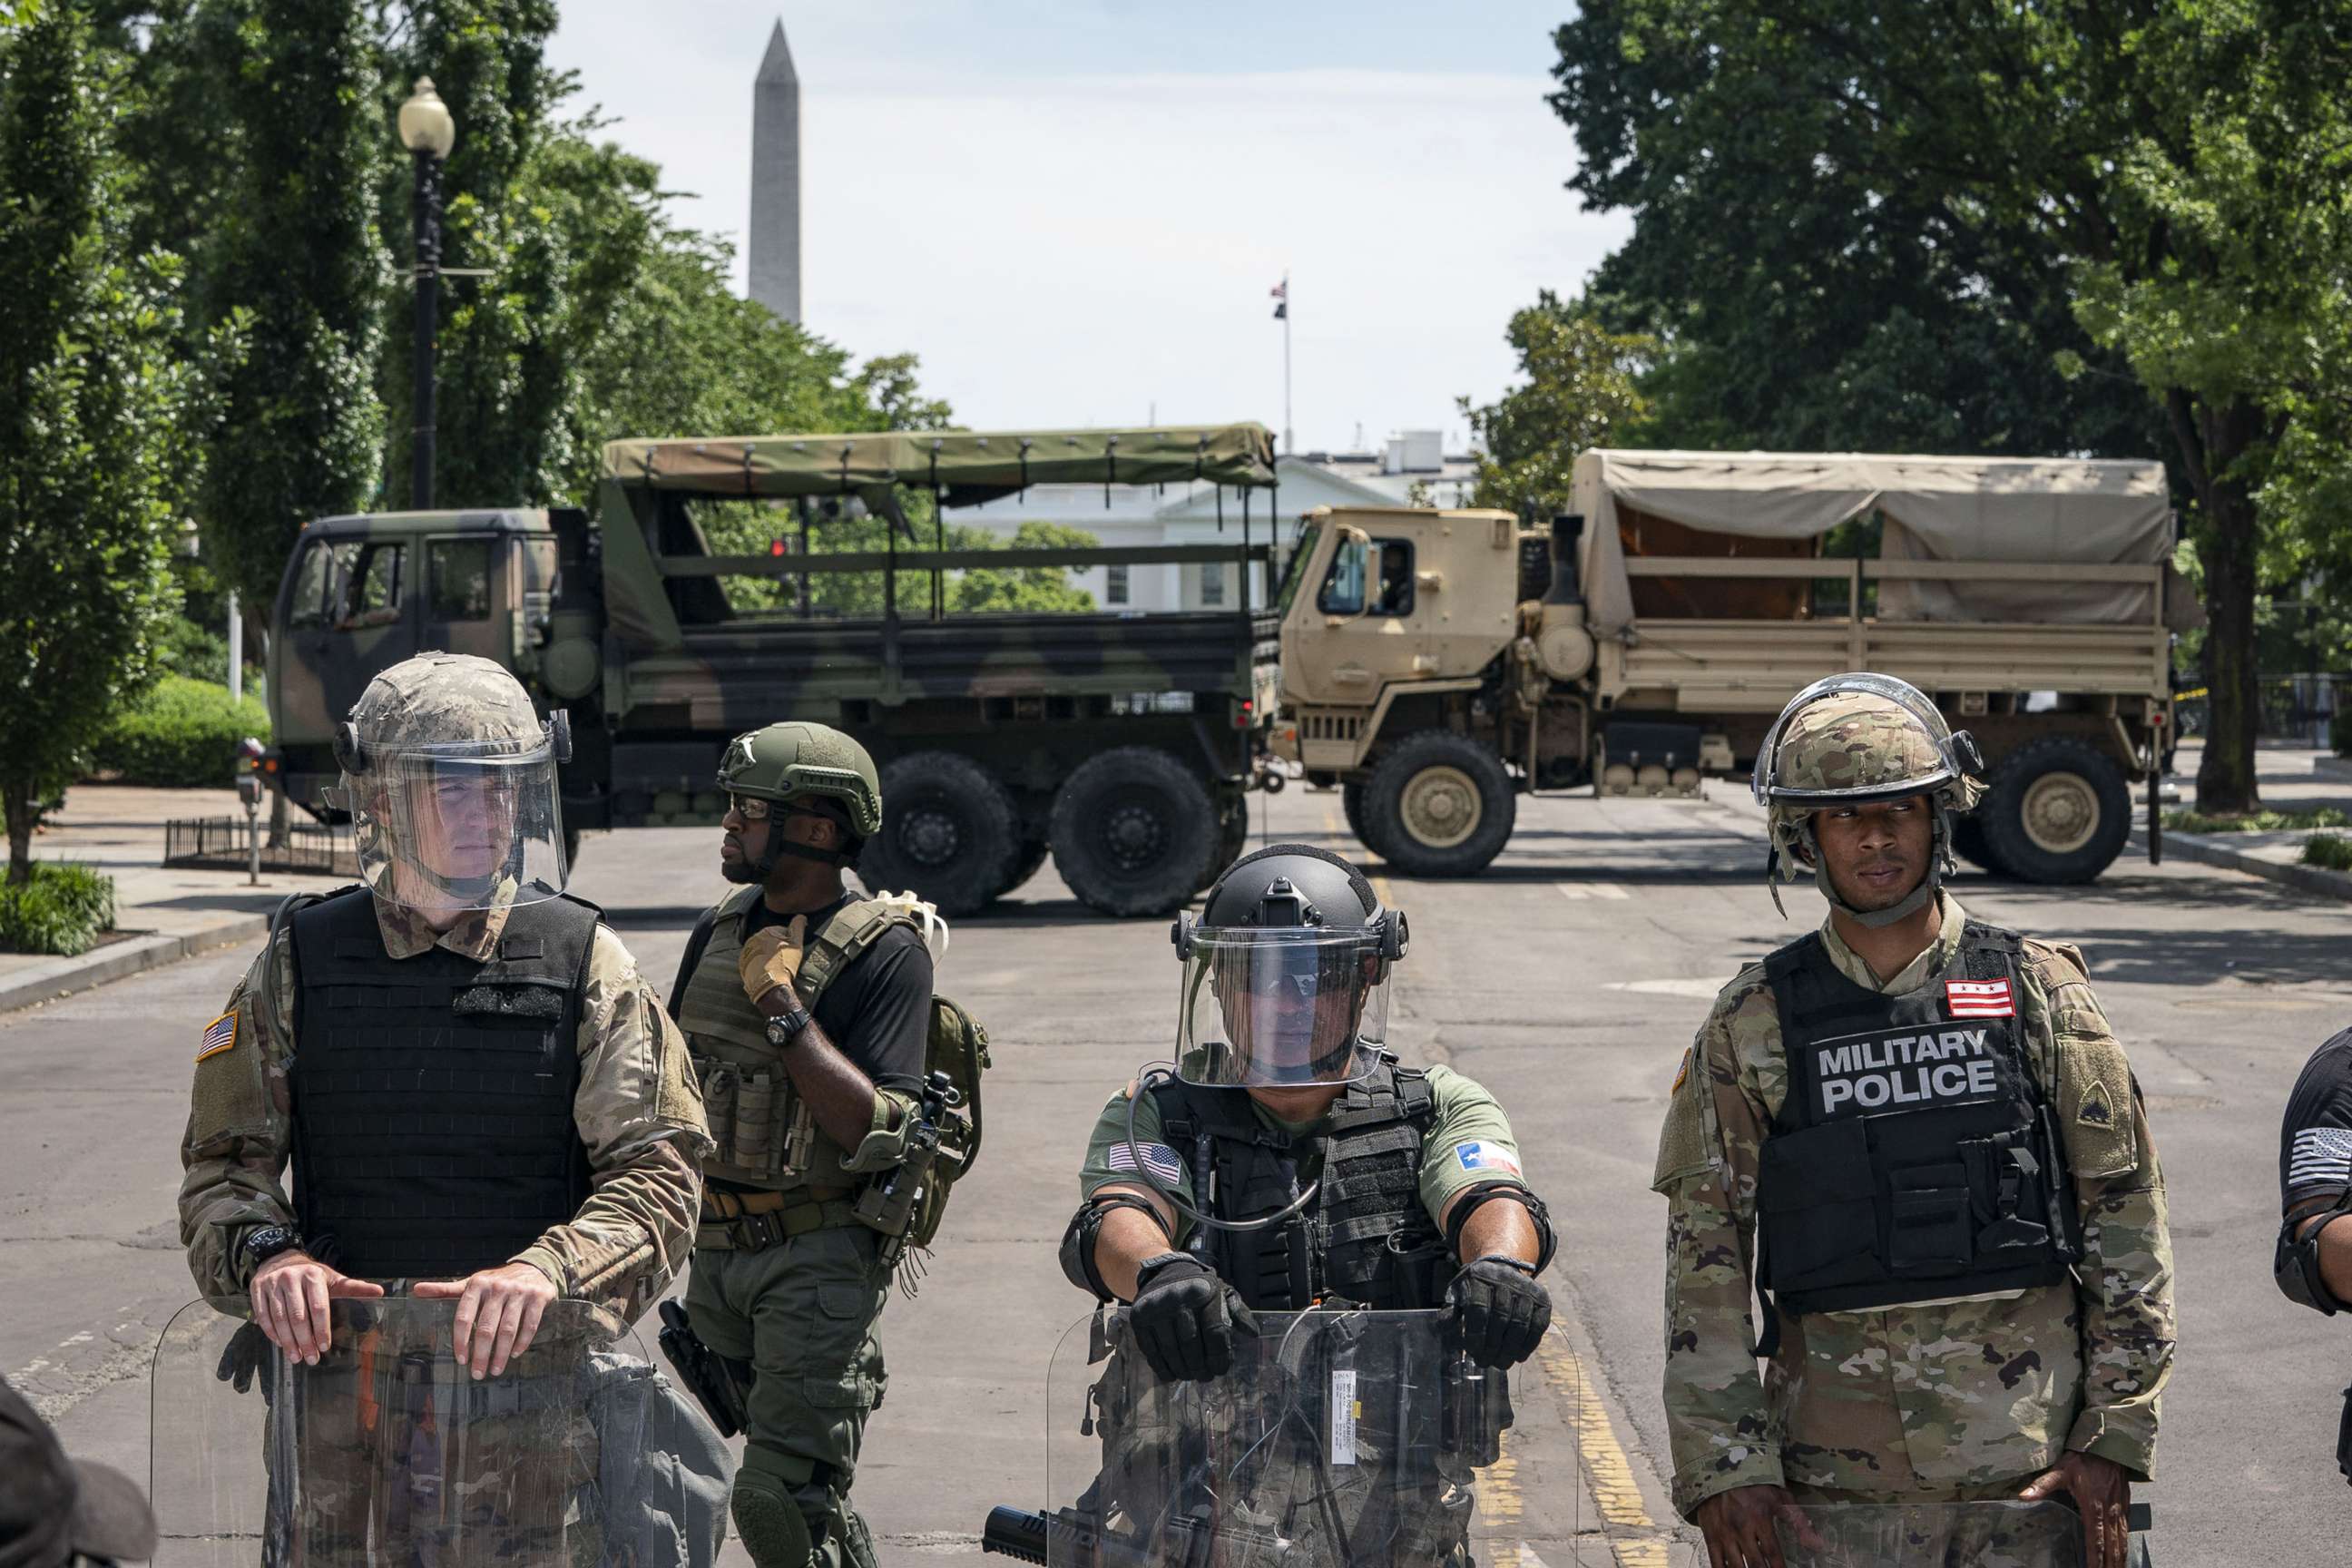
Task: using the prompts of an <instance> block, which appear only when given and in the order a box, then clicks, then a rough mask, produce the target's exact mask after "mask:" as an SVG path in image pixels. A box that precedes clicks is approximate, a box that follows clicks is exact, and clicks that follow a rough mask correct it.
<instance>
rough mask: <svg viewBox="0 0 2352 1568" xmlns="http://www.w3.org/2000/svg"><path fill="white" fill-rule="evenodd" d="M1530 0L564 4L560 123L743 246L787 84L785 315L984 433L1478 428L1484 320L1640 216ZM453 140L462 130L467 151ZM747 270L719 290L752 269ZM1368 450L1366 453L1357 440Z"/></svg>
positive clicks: (676, 206) (1558, 9)
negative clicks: (1603, 210)
mask: <svg viewBox="0 0 2352 1568" xmlns="http://www.w3.org/2000/svg"><path fill="white" fill-rule="evenodd" d="M1565 14H1566V11H1565V8H1564V7H1563V6H1562V5H1559V4H1558V3H1556V0H1555V3H1553V4H1528V3H1526V0H1455V3H1454V4H1450V5H1449V4H1441V3H1439V0H1422V3H1420V4H1404V3H1401V0H1357V3H1355V4H1343V3H1334V0H1258V3H1256V4H1255V5H1244V4H1238V3H1234V0H1181V3H1180V4H1176V5H1168V4H1158V5H1143V4H1139V3H1129V0H1053V3H1050V4H1049V3H1047V0H984V3H983V0H855V3H840V0H784V3H783V5H782V8H781V10H780V9H779V5H778V0H694V3H693V4H692V5H687V6H678V7H676V8H674V9H673V8H656V9H652V10H649V9H647V8H646V7H645V6H644V5H638V4H624V3H622V0H563V6H562V25H561V26H560V27H559V28H558V30H557V33H556V36H555V38H554V40H553V44H552V46H551V57H552V63H553V64H554V65H555V66H556V67H557V68H560V69H567V70H571V71H573V72H576V73H577V75H578V78H579V85H580V96H579V98H578V99H577V100H575V102H574V107H575V108H582V107H585V106H587V105H591V104H593V105H597V106H599V107H601V109H602V110H603V111H604V113H605V114H606V115H608V116H611V117H613V118H614V120H615V121H616V123H615V124H614V125H613V126H612V127H611V128H610V129H609V130H608V131H607V132H605V134H607V135H610V136H613V137H614V138H615V139H617V140H618V141H619V142H622V143H623V144H624V145H625V146H626V147H627V148H628V149H629V150H630V151H632V152H635V153H640V154H642V155H644V156H646V157H649V158H652V159H654V160H656V161H657V162H658V163H660V164H661V165H662V168H663V171H664V174H665V178H666V182H667V184H668V186H669V187H670V188H671V189H673V190H675V191H677V192H678V193H680V194H679V195H677V196H676V197H675V198H674V199H673V204H672V205H673V211H674V212H675V214H676V216H677V218H678V219H679V221H681V222H683V223H686V224H688V225H691V226H695V227H698V228H702V229H707V230H709V231H711V232H713V233H717V234H721V235H725V236H727V237H730V238H731V239H733V240H734V241H736V242H737V244H738V246H739V248H740V243H741V240H742V234H743V227H744V223H745V219H746V216H747V211H748V207H749V204H750V190H751V83H752V78H753V75H754V73H755V71H756V70H757V68H758V66H759V62H760V58H761V54H762V52H763V51H764V50H765V48H766V46H767V41H768V36H769V31H770V29H771V28H772V26H773V25H774V24H775V22H776V21H777V20H778V19H779V18H780V17H781V19H782V22H783V24H784V27H785V32H786V36H787V37H788V39H789V40H790V44H791V47H792V51H793V61H794V64H795V66H796V68H797V69H798V71H799V74H800V79H801V120H802V125H801V146H802V154H801V155H802V175H801V178H802V215H801V220H802V241H801V245H802V308H803V316H804V318H805V322H806V325H807V326H808V327H809V329H810V330H811V331H814V332H816V333H817V334H818V335H820V336H822V337H824V338H827V339H830V340H831V341H832V342H835V343H837V344H839V345H841V346H842V347H843V348H845V349H847V350H848V351H850V352H851V353H853V354H855V355H856V356H857V357H859V358H861V359H862V358H865V357H866V356H869V355H874V354H883V353H916V354H918V355H919V356H920V357H921V360H922V371H921V379H922V383H923V386H924V389H925V391H926V392H928V393H929V395H933V396H939V397H944V398H946V399H947V400H948V402H949V403H950V405H952V406H953V408H954V411H955V416H956V420H957V422H958V423H959V424H961V425H964V426H971V427H973V428H1007V427H1022V426H1034V427H1047V428H1051V427H1056V426H1092V425H1139V424H1143V423H1145V422H1147V421H1149V420H1151V419H1154V418H1156V419H1157V420H1158V421H1159V422H1160V423H1164V424H1179V423H1185V424H1189V423H1223V422H1225V421H1230V420H1240V419H1255V420H1258V421H1260V422H1262V423H1264V424H1265V425H1267V426H1271V427H1272V428H1274V429H1275V430H1276V432H1277V433H1279V432H1280V431H1281V430H1282V428H1283V424H1284V418H1283V412H1284V410H1283V386H1284V379H1283V346H1284V343H1283V339H1284V333H1283V328H1282V325H1281V324H1280V323H1278V322H1276V321H1274V320H1273V319H1272V317H1273V305H1274V302H1273V300H1272V299H1271V298H1270V297H1269V291H1270V289H1272V287H1273V286H1274V285H1275V284H1276V283H1277V282H1279V281H1281V280H1282V279H1283V278H1284V277H1285V276H1286V275H1287V276H1288V278H1289V279H1290V298H1291V310H1292V320H1291V331H1292V337H1291V342H1290V347H1291V355H1292V375H1291V389H1292V390H1291V412H1292V418H1291V424H1292V427H1293V429H1294V431H1295V447H1296V449H1297V450H1300V451H1311V450H1318V449H1322V450H1335V449H1356V448H1358V447H1360V446H1377V445H1378V444H1379V443H1380V442H1381V440H1382V439H1383V438H1384V437H1386V436H1387V434H1388V433H1389V432H1391V430H1396V429H1442V430H1444V431H1445V432H1447V436H1448V439H1447V443H1446V444H1447V447H1448V449H1449V450H1456V449H1459V448H1460V447H1462V446H1463V444H1464V443H1465V440H1466V438H1467V426H1466V422H1465V420H1464V419H1463V417H1462V416H1461V415H1460V413H1459V412H1458V411H1457V409H1456V407H1455V399H1456V398H1457V397H1458V396H1461V395H1469V396H1471V397H1472V398H1473V399H1474V400H1475V401H1478V402H1486V401H1489V400H1491V399H1492V398H1493V397H1495V396H1496V395H1497V394H1499V393H1500V392H1501V391H1503V390H1504V388H1505V387H1506V386H1507V384H1509V383H1510V381H1511V379H1512V372H1513V363H1512V357H1511V353H1510V350H1509V348H1508V346H1507V344H1506V343H1505V342H1503V331H1504V328H1505V326H1506V324H1507V321H1508V320H1509V317H1510V314H1511V312H1512V311H1513V310H1516V309H1517V308H1518V307H1520V306H1522V305H1525V304H1528V303H1529V302H1531V301H1532V300H1534V299H1535V297H1536V293H1537V290H1538V289H1546V288H1549V289H1555V290H1558V291H1559V292H1560V293H1562V294H1572V293H1574V292H1575V291H1576V290H1577V289H1579V288H1580V286H1581V284H1582V282H1583V280H1584V279H1585V278H1586V276H1587V275H1588V274H1589V273H1590V272H1591V269H1592V268H1594V267H1595V266H1596V265H1598V264H1599V262H1600V261H1601V258H1602V257H1603V256H1605V255H1606V254H1607V253H1608V252H1609V251H1610V250H1611V249H1612V247H1615V246H1616V245H1617V244H1618V243H1619V242H1620V241H1621V240H1622V238H1623V237H1624V236H1625V234H1626V233H1627V232H1628V231H1629V230H1630V227H1631V222H1630V219H1629V218H1628V217H1627V216H1626V215H1624V214H1622V213H1610V214H1601V215H1595V214H1589V213H1586V212H1584V211H1582V210H1581V207H1580V203H1579V201H1578V199H1577V198H1576V196H1575V195H1573V194H1571V193H1570V192H1569V191H1567V190H1566V189H1565V188H1563V187H1564V182H1565V181H1566V180H1567V179H1568V178H1569V176H1570V174H1573V173H1574V172H1575V167H1576V145H1575V141H1574V139H1573V138H1572V137H1571V136H1570V134H1569V132H1568V130H1567V128H1566V127H1565V126H1564V125H1562V124H1561V122H1560V121H1559V119H1558V118H1557V117H1555V116H1554V115H1553V114H1552V112H1551V110H1549V107H1548V106H1547V105H1546V104H1545V102H1544V94H1545V92H1546V91H1547V90H1548V89H1549V86H1550V82H1549V77H1548V75H1547V72H1548V69H1549V65H1550V63H1551V61H1552V59H1553V58H1554V56H1553V51H1552V48H1551V45H1550V32H1551V29H1552V28H1553V26H1556V25H1557V24H1558V22H1559V20H1560V19H1561V17H1562V16H1564V15H1565ZM461 134H462V132H461ZM741 271H742V267H741V258H740V256H739V258H738V262H737V277H738V286H739V287H740V280H741ZM1359 430H1360V431H1361V439H1360V440H1359V437H1358V432H1359Z"/></svg>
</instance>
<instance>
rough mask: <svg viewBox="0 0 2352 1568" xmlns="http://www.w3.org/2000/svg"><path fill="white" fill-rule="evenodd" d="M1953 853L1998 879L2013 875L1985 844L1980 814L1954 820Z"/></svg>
mask: <svg viewBox="0 0 2352 1568" xmlns="http://www.w3.org/2000/svg"><path fill="white" fill-rule="evenodd" d="M1952 853H1953V854H1955V855H1958V857H1959V858H1961V859H1963V860H1966V861H1967V862H1968V863H1969V865H1971V866H1975V867H1978V868H1980V869H1982V870H1987V871H1990V872H1991V873H1992V874H1993V875H1994V876H1996V877H2006V876H2010V875H2011V871H2010V870H2009V868H2007V867H2005V866H2003V865H2001V864H2000V862H1999V861H1997V860H1995V859H1994V858H1992V847H1991V846H1990V845H1989V844H1987V843H1986V842H1985V831H1984V817H1983V816H1982V814H1981V813H1980V812H1976V811H1971V812H1968V813H1965V814H1963V815H1961V816H1956V817H1954V818H1952Z"/></svg>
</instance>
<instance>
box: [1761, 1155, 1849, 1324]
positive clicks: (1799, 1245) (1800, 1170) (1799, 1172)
mask: <svg viewBox="0 0 2352 1568" xmlns="http://www.w3.org/2000/svg"><path fill="white" fill-rule="evenodd" d="M1756 1186H1757V1193H1756V1196H1757V1205H1758V1209H1759V1214H1760V1215H1761V1216H1762V1217H1763V1218H1765V1219H1766V1220H1767V1221H1768V1222H1780V1221H1783V1220H1785V1221H1786V1222H1787V1223H1785V1224H1782V1223H1770V1224H1769V1232H1770V1236H1771V1246H1770V1247H1769V1249H1767V1250H1766V1251H1765V1252H1764V1254H1763V1259H1764V1262H1763V1270H1762V1271H1763V1272H1764V1273H1765V1274H1766V1276H1767V1277H1766V1278H1765V1279H1763V1280H1762V1281H1761V1283H1763V1284H1765V1285H1767V1286H1769V1287H1770V1288H1771V1289H1774V1290H1776V1291H1780V1290H1811V1289H1821V1288H1822V1287H1823V1286H1829V1285H1850V1284H1853V1283H1855V1282H1856V1281H1859V1280H1863V1279H1869V1278H1871V1277H1872V1276H1873V1275H1874V1274H1875V1273H1876V1272H1877V1271H1878V1264H1877V1257H1878V1223H1877V1219H1876V1215H1875V1208H1876V1205H1874V1202H1873V1201H1872V1200H1873V1196H1874V1177H1873V1173H1872V1171H1871V1165H1870V1132H1869V1129H1868V1126H1867V1125H1866V1124H1865V1123H1864V1122H1861V1121H1832V1122H1829V1123H1826V1124H1824V1125H1822V1126H1820V1127H1811V1128H1807V1129H1806V1130H1805V1131H1801V1132H1792V1133H1790V1134H1788V1135H1786V1136H1784V1137H1779V1138H1767V1139H1766V1140H1765V1141H1764V1146H1763V1150H1762V1153H1761V1157H1760V1159H1759V1164H1758V1179H1757V1184H1756Z"/></svg>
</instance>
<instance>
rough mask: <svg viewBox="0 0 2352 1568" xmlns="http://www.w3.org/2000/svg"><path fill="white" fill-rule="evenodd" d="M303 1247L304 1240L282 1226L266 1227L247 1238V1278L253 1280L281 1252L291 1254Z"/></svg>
mask: <svg viewBox="0 0 2352 1568" xmlns="http://www.w3.org/2000/svg"><path fill="white" fill-rule="evenodd" d="M301 1245H302V1238H301V1237H299V1236H297V1235H296V1234H294V1232H293V1231H291V1230H289V1228H287V1227H286V1226H282V1225H265V1226H262V1227H261V1228H260V1229H259V1230H257V1231H254V1232H252V1233H251V1234H250V1235H248V1236H247V1237H246V1238H245V1248H244V1250H245V1277H246V1278H247V1279H252V1278H253V1276H254V1273H255V1271H256V1270H257V1269H259V1268H260V1267H261V1266H262V1265H263V1264H265V1263H267V1262H268V1261H269V1260H270V1259H271V1258H275V1257H277V1256H278V1254H279V1253H281V1252H291V1251H293V1250H294V1249H295V1248H297V1247H300V1246H301Z"/></svg>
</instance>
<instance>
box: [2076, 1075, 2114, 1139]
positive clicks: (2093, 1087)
mask: <svg viewBox="0 0 2352 1568" xmlns="http://www.w3.org/2000/svg"><path fill="white" fill-rule="evenodd" d="M2074 1120H2075V1121H2079V1122H2081V1123H2082V1124H2083V1125H2084V1126H2085V1127H2100V1128H2105V1127H2113V1126H2114V1125H2115V1124H2116V1108H2115V1106H2114V1105H2113V1104H2111V1103H2109V1101H2108V1098H2107V1086H2106V1085H2105V1084H2104V1083H2102V1082H2100V1081H2099V1080H2098V1079H2092V1080H2091V1081H2090V1082H2089V1083H2087V1084H2084V1086H2083V1103H2082V1106H2081V1108H2080V1109H2078V1110H2076V1111H2075V1112H2074Z"/></svg>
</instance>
